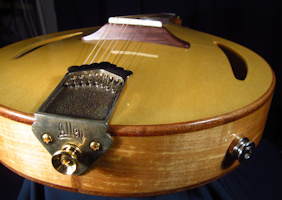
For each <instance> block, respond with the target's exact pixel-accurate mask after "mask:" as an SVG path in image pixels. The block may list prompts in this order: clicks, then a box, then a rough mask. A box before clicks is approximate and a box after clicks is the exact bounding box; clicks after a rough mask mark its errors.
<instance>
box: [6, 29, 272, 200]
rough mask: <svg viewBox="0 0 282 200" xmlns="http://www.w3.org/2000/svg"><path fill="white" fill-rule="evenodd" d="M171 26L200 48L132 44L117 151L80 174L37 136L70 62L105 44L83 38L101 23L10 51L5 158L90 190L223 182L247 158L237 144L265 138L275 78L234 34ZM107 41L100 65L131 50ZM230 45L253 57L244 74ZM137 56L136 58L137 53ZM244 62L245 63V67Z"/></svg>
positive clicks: (24, 170)
mask: <svg viewBox="0 0 282 200" xmlns="http://www.w3.org/2000/svg"><path fill="white" fill-rule="evenodd" d="M165 28H166V29H167V30H168V31H169V32H170V33H171V34H172V35H174V36H175V37H176V38H178V39H180V40H181V41H186V42H188V43H189V44H190V47H189V48H188V47H187V48H186V47H176V46H171V45H164V44H156V43H151V42H144V43H143V44H142V46H141V47H140V50H139V51H138V52H136V54H135V51H136V50H134V47H133V45H134V44H136V45H137V43H138V41H132V42H131V45H132V47H130V46H129V48H128V49H127V50H126V51H124V52H125V54H124V56H123V57H121V59H120V63H121V65H122V66H119V65H118V66H119V67H124V68H125V69H128V70H131V71H132V72H133V75H132V76H130V77H129V78H128V80H127V83H126V85H125V87H124V89H123V91H122V93H121V96H120V98H119V100H118V102H117V105H116V108H115V110H114V112H113V114H112V116H111V119H110V121H109V124H108V132H109V133H110V134H111V136H112V137H113V144H112V146H111V147H110V148H109V150H108V151H107V152H106V153H105V154H104V155H103V156H102V157H101V158H99V159H98V160H97V161H96V162H95V163H94V164H93V165H92V166H91V168H90V169H88V170H87V171H86V172H85V173H83V174H82V175H79V176H70V175H63V174H60V173H58V172H57V171H56V170H55V169H54V168H53V166H52V163H51V157H52V155H50V154H49V152H48V151H47V150H46V149H45V148H44V147H43V146H42V144H41V143H40V142H39V141H38V140H37V138H36V137H35V136H34V134H33V132H32V129H31V124H32V123H33V122H34V113H35V112H36V110H37V109H38V108H39V107H40V105H41V104H42V103H43V102H44V101H45V99H46V98H47V97H48V96H49V95H50V94H51V92H52V91H53V90H54V89H55V87H56V86H57V85H58V84H59V82H60V81H61V79H62V77H64V75H65V74H66V73H67V68H68V67H70V66H73V65H82V63H83V62H84V60H85V58H86V57H87V55H88V54H89V52H90V51H91V49H92V48H93V46H94V45H95V44H97V42H98V41H97V40H95V41H83V40H81V37H82V36H84V35H87V34H90V33H92V32H95V31H96V30H97V29H98V28H87V29H80V30H72V31H65V32H59V33H53V34H49V35H43V36H39V37H36V38H32V39H28V40H25V41H21V42H18V43H15V44H12V45H9V46H7V47H4V48H2V49H0V60H1V64H0V69H1V74H0V80H1V85H0V92H1V97H0V115H1V116H0V144H1V145H0V159H1V163H3V164H4V165H5V166H6V167H8V168H9V169H11V170H12V171H14V172H15V173H17V174H19V175H21V176H23V177H25V178H27V179H30V180H32V181H35V182H38V183H41V184H44V185H48V186H52V187H56V188H60V189H65V190H69V191H75V192H80V193H85V194H94V195H103V196H117V197H127V196H131V197H133V196H149V195H160V194H167V193H171V192H178V191H182V190H185V189H191V188H195V187H198V186H200V185H204V184H206V183H209V182H211V181H213V180H216V179H218V178H220V177H222V176H224V175H226V174H227V173H229V172H231V171H232V170H234V169H235V168H236V167H238V166H239V165H240V164H239V162H238V161H237V160H235V159H233V157H232V155H230V154H229V152H228V150H229V147H230V145H231V143H232V141H233V140H234V139H235V138H236V137H239V136H244V137H247V138H249V139H250V140H251V141H253V142H254V143H255V144H256V145H257V144H258V143H259V141H260V138H261V137H262V134H263V130H264V127H265V123H266V120H267V115H268V110H269V107H270V104H271V98H272V94H273V90H274V86H275V76H274V73H273V71H272V70H271V68H270V67H269V65H268V64H267V63H266V62H265V61H264V60H263V59H262V58H261V57H260V56H258V55H257V54H255V53H254V52H252V51H250V50H249V49H247V48H245V47H242V46H240V45H238V44H235V43H233V42H231V41H228V40H225V39H222V38H219V37H216V36H212V35H209V34H205V33H201V32H198V31H195V30H191V29H188V28H184V27H181V26H179V25H174V24H169V25H166V26H165ZM109 42H110V41H106V42H105V44H104V45H99V47H100V46H101V51H100V52H98V53H97V57H96V58H95V61H94V62H98V61H99V60H101V61H104V60H103V58H102V57H103V55H104V52H106V54H107V55H109V57H108V60H107V61H109V62H112V61H113V60H114V59H115V56H116V54H117V53H116V52H117V51H118V49H119V48H122V45H123V43H122V41H120V42H119V43H118V44H117V46H116V47H115V49H116V51H111V52H110V51H109V50H108V49H107V47H108V45H109ZM222 48H224V49H228V50H229V51H230V52H233V54H234V55H236V56H237V57H238V59H239V60H241V61H243V64H244V65H245V66H246V71H247V72H246V75H245V77H244V78H242V80H239V79H238V78H236V76H235V74H234V72H233V71H234V69H232V67H231V64H232V60H231V61H230V59H228V56H227V55H226V53H225V52H224V51H223V50H222ZM132 51H133V52H134V56H135V57H134V60H133V62H131V63H129V62H127V59H128V58H129V59H131V58H133V55H132V54H129V53H128V54H126V52H132ZM235 68H236V66H235Z"/></svg>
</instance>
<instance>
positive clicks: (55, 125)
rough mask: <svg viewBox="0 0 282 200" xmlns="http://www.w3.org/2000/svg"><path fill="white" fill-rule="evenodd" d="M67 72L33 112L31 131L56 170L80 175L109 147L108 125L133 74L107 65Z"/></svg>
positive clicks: (84, 67)
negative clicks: (33, 118)
mask: <svg viewBox="0 0 282 200" xmlns="http://www.w3.org/2000/svg"><path fill="white" fill-rule="evenodd" d="M68 71H69V72H68V73H67V74H66V75H65V77H64V78H63V80H62V81H61V82H60V84H59V85H58V86H57V87H56V89H55V90H54V91H53V92H52V94H51V95H50V96H49V97H48V98H47V100H46V101H45V102H44V103H43V104H42V105H41V107H40V108H39V109H38V110H37V112H36V113H35V120H36V121H35V122H34V123H33V125H32V130H33V132H34V134H35V136H36V137H37V138H38V140H39V141H40V142H41V143H42V144H43V146H44V147H45V148H46V149H47V150H48V151H49V153H50V154H51V155H53V157H52V164H53V166H54V168H55V169H56V170H57V171H59V172H61V173H63V174H72V175H79V174H82V173H83V172H85V171H86V170H87V169H88V168H89V167H90V166H91V165H92V164H93V163H94V162H95V161H96V160H97V159H98V158H99V157H100V156H102V155H103V154H104V153H105V152H106V151H107V149H108V148H110V146H111V144H112V142H113V140H112V138H111V136H110V135H109V134H108V133H107V129H108V127H107V124H108V121H109V119H110V117H111V114H112V112H113V110H114V107H115V105H116V103H117V100H118V98H119V95H120V93H121V91H122V89H123V86H124V84H125V82H126V79H127V77H128V76H130V75H131V74H132V72H131V71H127V70H124V69H122V68H119V67H116V66H115V65H113V64H110V63H107V62H102V63H99V64H98V63H94V64H91V65H82V66H73V67H70V68H69V69H68Z"/></svg>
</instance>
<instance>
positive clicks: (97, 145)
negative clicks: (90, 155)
mask: <svg viewBox="0 0 282 200" xmlns="http://www.w3.org/2000/svg"><path fill="white" fill-rule="evenodd" d="M90 148H91V149H92V150H93V151H98V150H100V149H101V144H100V143H99V142H95V141H93V142H91V143H90Z"/></svg>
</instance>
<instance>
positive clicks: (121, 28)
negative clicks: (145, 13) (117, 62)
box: [98, 24, 128, 63]
mask: <svg viewBox="0 0 282 200" xmlns="http://www.w3.org/2000/svg"><path fill="white" fill-rule="evenodd" d="M127 25H128V24H127ZM127 25H126V27H125V28H124V29H123V26H124V24H122V25H121V27H120V28H119V30H118V32H117V33H116V35H115V36H114V38H113V39H112V41H111V43H110V44H109V45H108V47H107V49H106V50H105V51H104V53H103V55H102V56H101V58H100V60H99V61H98V62H99V63H100V62H101V60H102V59H103V57H104V56H105V54H106V52H109V53H108V55H107V57H106V59H105V61H107V59H108V57H109V56H110V54H111V52H112V50H113V49H114V48H115V46H116V44H117V42H118V41H119V40H120V38H121V36H122V35H123V33H124V31H125V29H126V28H127ZM121 30H123V31H122V33H121V34H120V35H119V37H118V39H117V40H115V39H116V38H117V36H118V34H119V33H120V31H121ZM114 41H116V42H115V44H114V46H113V47H112V49H111V51H108V50H109V48H110V46H112V44H113V42H114Z"/></svg>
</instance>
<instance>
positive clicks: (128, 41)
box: [116, 24, 140, 65]
mask: <svg viewBox="0 0 282 200" xmlns="http://www.w3.org/2000/svg"><path fill="white" fill-rule="evenodd" d="M139 28H140V27H139V25H138V24H137V25H136V26H135V27H134V30H132V31H131V33H130V35H132V33H133V31H134V33H133V36H132V37H131V39H130V40H126V42H125V43H124V45H125V44H126V43H127V46H126V47H125V49H124V51H122V54H121V56H120V58H119V60H118V62H117V63H116V65H118V63H119V62H120V60H121V58H122V57H123V56H124V55H125V52H126V50H127V49H128V47H129V45H130V43H131V42H132V40H133V38H134V37H135V35H136V33H137V30H139ZM129 37H130V36H129ZM129 37H128V38H129ZM124 45H123V47H124ZM123 47H122V48H123ZM122 48H121V49H120V51H119V53H120V52H121V50H122Z"/></svg>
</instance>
